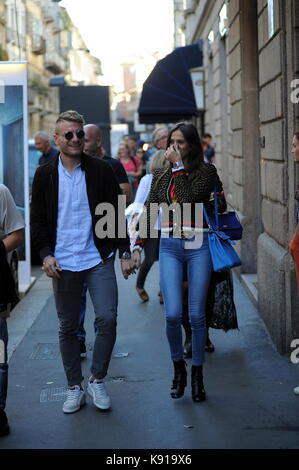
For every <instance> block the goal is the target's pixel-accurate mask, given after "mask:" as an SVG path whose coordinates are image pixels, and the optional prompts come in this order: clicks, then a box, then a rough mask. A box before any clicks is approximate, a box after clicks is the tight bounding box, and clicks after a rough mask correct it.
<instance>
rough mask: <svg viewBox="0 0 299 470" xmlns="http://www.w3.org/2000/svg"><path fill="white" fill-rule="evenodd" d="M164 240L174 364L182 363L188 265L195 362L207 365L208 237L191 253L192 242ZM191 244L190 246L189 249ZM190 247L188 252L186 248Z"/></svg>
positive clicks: (167, 310)
mask: <svg viewBox="0 0 299 470" xmlns="http://www.w3.org/2000/svg"><path fill="white" fill-rule="evenodd" d="M191 240H192V239H189V241H188V240H183V239H180V238H174V237H169V238H163V237H162V238H161V241H160V284H161V289H162V294H163V298H164V307H165V316H166V336H167V339H168V342H169V346H170V353H171V358H172V360H173V361H179V360H181V359H183V341H182V327H181V320H182V282H183V263H184V262H185V263H186V265H187V275H188V305H189V320H190V323H191V329H192V362H193V365H195V366H200V365H202V364H203V362H204V350H205V340H206V319H205V306H206V298H207V293H208V288H209V282H210V278H211V273H212V262H211V256H210V251H209V245H208V237H207V233H203V242H202V245H201V247H200V248H195V249H192V248H191V247H190V246H191V245H190V241H191ZM186 243H188V245H189V246H188V245H186ZM186 246H188V248H186Z"/></svg>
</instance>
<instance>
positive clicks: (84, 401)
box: [62, 397, 86, 414]
mask: <svg viewBox="0 0 299 470" xmlns="http://www.w3.org/2000/svg"><path fill="white" fill-rule="evenodd" d="M85 404H86V400H85V397H84V399H83V400H82V401H81V403H80V405H79V406H78V408H76V409H75V410H64V409H63V408H62V411H63V412H64V413H65V414H71V413H76V411H79V410H80V409H81V408H82V406H84V405H85Z"/></svg>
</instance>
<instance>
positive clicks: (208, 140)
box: [202, 133, 215, 163]
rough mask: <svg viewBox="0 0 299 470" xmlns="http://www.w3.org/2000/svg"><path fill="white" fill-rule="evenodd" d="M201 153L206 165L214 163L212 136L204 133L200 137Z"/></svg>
mask: <svg viewBox="0 0 299 470" xmlns="http://www.w3.org/2000/svg"><path fill="white" fill-rule="evenodd" d="M202 145H203V153H204V158H205V162H206V163H215V149H214V147H213V145H212V136H211V134H209V133H205V134H203V136H202Z"/></svg>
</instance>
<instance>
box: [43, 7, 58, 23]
mask: <svg viewBox="0 0 299 470" xmlns="http://www.w3.org/2000/svg"><path fill="white" fill-rule="evenodd" d="M55 16H56V11H55V10H54V8H53V7H51V6H47V7H43V19H44V22H45V23H51V21H54V20H55Z"/></svg>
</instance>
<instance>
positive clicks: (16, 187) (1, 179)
mask: <svg viewBox="0 0 299 470" xmlns="http://www.w3.org/2000/svg"><path fill="white" fill-rule="evenodd" d="M27 113H28V109H27V64H26V63H25V62H0V183H2V184H5V186H7V187H8V188H9V190H10V192H11V194H12V196H13V198H14V200H15V203H16V205H17V208H18V210H19V211H20V212H21V214H22V216H23V218H24V220H25V224H26V228H25V242H24V245H23V247H21V248H20V249H19V250H18V259H19V263H18V277H19V291H20V292H21V293H22V292H25V291H26V290H27V289H28V287H29V286H30V284H31V271H30V234H29V181H28V145H27V142H28V135H27V129H28V117H27V116H28V114H27Z"/></svg>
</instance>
